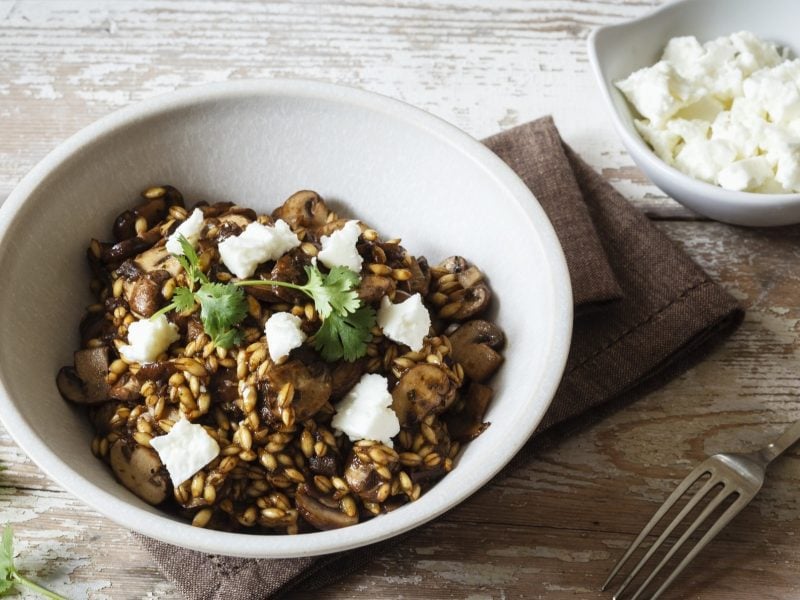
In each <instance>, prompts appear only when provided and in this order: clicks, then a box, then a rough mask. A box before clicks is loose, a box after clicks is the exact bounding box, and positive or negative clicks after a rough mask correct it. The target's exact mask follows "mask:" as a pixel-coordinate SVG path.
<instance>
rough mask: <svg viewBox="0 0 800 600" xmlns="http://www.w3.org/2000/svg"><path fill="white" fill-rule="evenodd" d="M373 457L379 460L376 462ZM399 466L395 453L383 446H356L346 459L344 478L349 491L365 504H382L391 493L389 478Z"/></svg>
mask: <svg viewBox="0 0 800 600" xmlns="http://www.w3.org/2000/svg"><path fill="white" fill-rule="evenodd" d="M370 452H372V454H370ZM373 456H375V457H376V458H379V459H380V460H379V461H376V460H375V459H374V458H373ZM399 466H400V463H399V461H398V456H397V453H396V452H394V451H393V450H391V449H390V448H386V447H385V446H383V444H375V445H374V446H369V447H363V446H356V447H354V448H353V450H352V451H351V452H350V455H349V456H348V457H347V462H346V463H345V467H344V478H345V480H346V481H347V485H348V486H349V487H350V489H351V490H353V492H355V493H356V494H358V496H359V497H360V498H361V499H362V500H364V501H365V502H384V501H385V500H386V499H387V498H388V497H389V494H390V493H391V476H392V475H393V474H394V473H396V472H397V470H398V468H399ZM381 467H385V469H382V468H381ZM381 471H383V473H384V476H382V475H381ZM386 476H388V478H387V477H386Z"/></svg>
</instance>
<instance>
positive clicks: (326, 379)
mask: <svg viewBox="0 0 800 600" xmlns="http://www.w3.org/2000/svg"><path fill="white" fill-rule="evenodd" d="M287 383H291V384H292V386H293V388H294V396H293V399H292V401H291V407H292V409H293V410H294V415H295V420H296V421H305V420H306V419H309V418H311V417H313V416H314V415H315V414H316V413H317V412H318V411H319V410H320V409H321V408H322V407H323V406H324V405H325V403H326V402H327V401H328V399H329V398H330V397H331V390H332V385H331V373H330V370H329V369H328V366H327V365H326V364H325V363H323V362H321V361H317V362H313V363H310V364H305V363H303V362H302V361H300V360H289V361H287V362H285V363H283V364H282V365H277V366H273V367H272V368H271V369H269V370H268V371H267V387H268V390H267V408H268V409H269V411H268V412H269V413H270V414H271V415H272V417H273V418H276V417H278V416H279V415H280V414H281V410H280V408H281V407H279V406H278V405H277V399H278V395H279V394H280V391H281V389H282V388H283V386H284V385H286V384H287ZM265 416H266V415H265Z"/></svg>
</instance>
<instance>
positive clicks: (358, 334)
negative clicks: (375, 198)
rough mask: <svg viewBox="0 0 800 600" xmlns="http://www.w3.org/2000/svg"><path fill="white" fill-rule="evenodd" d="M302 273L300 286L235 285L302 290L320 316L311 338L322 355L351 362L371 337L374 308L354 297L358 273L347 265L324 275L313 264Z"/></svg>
mask: <svg viewBox="0 0 800 600" xmlns="http://www.w3.org/2000/svg"><path fill="white" fill-rule="evenodd" d="M305 272H306V276H307V277H308V281H306V283H305V284H304V285H297V284H295V283H289V282H287V281H271V280H266V279H251V280H246V281H237V282H236V283H235V285H236V286H252V285H277V286H281V287H286V288H291V289H293V290H298V291H300V292H303V293H304V294H305V295H306V296H308V297H309V298H311V299H312V300H313V301H314V308H315V309H316V310H317V312H318V313H319V315H320V317H322V326H321V327H320V328H319V330H318V331H317V333H316V334H315V335H314V339H313V344H314V348H316V349H317V350H318V351H319V353H320V354H321V355H322V358H323V359H325V360H327V361H335V360H339V359H342V358H344V359H345V360H346V361H348V362H353V361H355V360H357V359H359V358H361V357H362V356H364V354H366V351H367V344H368V343H369V342H370V340H372V334H371V333H370V330H371V329H372V328H373V327H374V326H375V310H374V309H373V308H372V307H371V306H369V305H366V304H362V302H361V299H360V298H359V297H358V290H357V288H358V283H359V276H358V273H356V272H355V271H351V270H350V269H348V268H347V267H334V268H333V269H331V270H330V272H329V273H327V274H326V273H323V272H322V271H320V270H319V267H317V266H316V265H311V266H307V267H306V268H305Z"/></svg>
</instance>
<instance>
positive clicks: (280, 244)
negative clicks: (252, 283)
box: [219, 219, 300, 279]
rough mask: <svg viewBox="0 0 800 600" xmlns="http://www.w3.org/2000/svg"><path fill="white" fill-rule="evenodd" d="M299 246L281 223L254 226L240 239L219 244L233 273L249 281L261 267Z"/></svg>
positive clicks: (222, 257) (224, 258)
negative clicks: (259, 266) (270, 225)
mask: <svg viewBox="0 0 800 600" xmlns="http://www.w3.org/2000/svg"><path fill="white" fill-rule="evenodd" d="M299 245H300V240H299V239H298V237H297V235H295V233H294V232H293V231H292V230H291V228H290V227H289V225H288V224H287V223H286V222H285V221H283V220H281V219H278V220H277V221H275V225H274V226H272V227H269V226H267V225H262V224H261V223H256V222H254V223H250V224H248V225H247V227H245V230H244V231H243V232H242V233H240V234H239V235H237V236H233V237H229V238H227V239H226V240H223V241H222V242H220V244H219V257H220V259H221V260H222V262H223V263H225V266H226V267H227V268H228V269H230V271H231V273H233V274H234V275H236V277H238V278H239V279H246V278H247V277H250V276H251V275H252V274H253V273H255V271H256V269H257V268H258V265H260V264H262V263H265V262H267V261H269V260H277V259H279V258H280V257H281V256H283V255H284V254H285V253H287V252H288V251H289V250H291V249H292V248H297V247H298V246H299Z"/></svg>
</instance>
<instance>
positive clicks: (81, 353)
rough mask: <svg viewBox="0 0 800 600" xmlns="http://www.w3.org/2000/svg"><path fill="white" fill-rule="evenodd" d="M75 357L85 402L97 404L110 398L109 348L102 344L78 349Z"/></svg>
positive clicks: (76, 370)
mask: <svg viewBox="0 0 800 600" xmlns="http://www.w3.org/2000/svg"><path fill="white" fill-rule="evenodd" d="M73 358H74V360H75V373H76V375H77V377H78V378H79V379H80V380H81V382H82V388H83V393H84V399H83V402H84V403H86V404H95V403H98V402H105V401H106V400H108V390H109V385H108V380H107V379H106V378H107V377H108V348H107V347H106V346H100V347H99V348H87V349H85V350H78V351H77V352H75V354H74V355H73ZM62 371H63V369H62Z"/></svg>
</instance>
